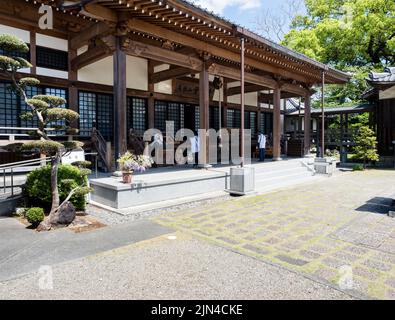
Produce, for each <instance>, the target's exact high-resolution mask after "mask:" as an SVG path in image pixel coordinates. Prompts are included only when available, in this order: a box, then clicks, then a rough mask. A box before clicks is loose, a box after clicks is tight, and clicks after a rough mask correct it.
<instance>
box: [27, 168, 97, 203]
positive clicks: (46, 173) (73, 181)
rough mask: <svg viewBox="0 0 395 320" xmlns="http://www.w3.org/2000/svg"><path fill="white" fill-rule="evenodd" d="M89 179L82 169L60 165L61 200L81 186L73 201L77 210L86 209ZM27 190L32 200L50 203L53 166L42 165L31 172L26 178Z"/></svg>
mask: <svg viewBox="0 0 395 320" xmlns="http://www.w3.org/2000/svg"><path fill="white" fill-rule="evenodd" d="M87 185H88V179H87V177H86V175H84V174H83V173H82V172H81V170H80V169H79V168H77V167H74V166H71V165H60V166H59V170H58V187H59V195H60V200H61V201H63V200H64V199H66V197H67V196H68V195H69V193H70V191H71V190H73V189H75V188H77V187H81V190H79V189H78V190H77V192H76V194H74V195H73V196H72V197H71V200H70V201H71V202H72V203H73V205H74V206H75V207H76V209H77V210H84V209H85V206H86V201H85V194H86V193H84V192H83V191H87V189H86V188H87ZM26 191H27V194H28V196H29V198H30V200H31V201H35V200H38V201H40V202H42V203H44V204H46V205H48V206H49V205H50V204H51V201H52V196H51V166H49V165H48V166H45V167H41V168H39V169H36V170H34V171H32V172H31V173H29V175H28V177H27V180H26ZM89 191H90V190H88V192H89Z"/></svg>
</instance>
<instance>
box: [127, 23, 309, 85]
mask: <svg viewBox="0 0 395 320" xmlns="http://www.w3.org/2000/svg"><path fill="white" fill-rule="evenodd" d="M127 26H128V28H129V29H130V30H135V31H139V32H144V33H148V34H151V35H153V36H156V37H159V38H163V39H170V40H171V41H173V42H175V43H178V44H181V45H184V46H187V47H191V48H195V49H197V50H201V51H203V52H206V53H208V54H211V55H214V56H218V57H222V58H225V59H229V60H231V61H235V62H238V63H240V54H239V53H238V52H235V51H230V49H224V48H221V47H219V46H215V45H212V44H210V43H207V42H204V41H201V40H198V39H195V38H192V37H190V36H187V35H184V34H182V33H178V32H175V31H171V30H169V29H166V28H163V27H159V26H156V25H153V24H150V23H147V22H145V21H142V20H139V19H136V18H132V19H129V20H128V22H127ZM245 63H246V65H249V66H251V67H254V68H257V69H260V70H263V71H266V72H270V73H273V74H277V75H279V76H281V77H284V78H289V79H294V80H297V81H300V82H303V83H307V82H308V80H307V78H306V77H305V76H304V75H303V74H300V73H297V72H296V71H292V72H291V71H288V70H286V69H283V68H278V67H275V66H273V65H271V64H267V63H264V62H262V61H259V60H255V59H252V58H250V57H246V58H245Z"/></svg>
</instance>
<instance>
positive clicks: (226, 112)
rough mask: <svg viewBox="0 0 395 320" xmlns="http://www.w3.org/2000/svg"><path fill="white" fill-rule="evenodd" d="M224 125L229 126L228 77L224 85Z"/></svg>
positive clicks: (224, 126)
mask: <svg viewBox="0 0 395 320" xmlns="http://www.w3.org/2000/svg"><path fill="white" fill-rule="evenodd" d="M222 127H223V128H227V127H228V79H226V78H224V85H223V104H222Z"/></svg>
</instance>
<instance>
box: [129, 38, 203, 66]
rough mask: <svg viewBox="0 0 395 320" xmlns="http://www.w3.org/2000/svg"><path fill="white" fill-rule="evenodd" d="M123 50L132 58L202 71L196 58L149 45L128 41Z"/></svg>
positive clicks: (200, 63)
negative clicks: (141, 58)
mask: <svg viewBox="0 0 395 320" xmlns="http://www.w3.org/2000/svg"><path fill="white" fill-rule="evenodd" d="M123 50H124V51H125V53H127V54H129V55H132V56H136V57H143V58H146V59H153V60H158V61H162V62H163V63H168V64H172V65H176V66H180V67H184V68H188V69H191V70H195V71H201V70H202V65H203V62H202V61H201V60H199V59H197V58H193V57H189V56H186V55H183V54H181V53H177V52H174V51H170V50H167V49H162V48H159V47H155V46H152V45H149V44H145V43H141V42H136V41H131V40H128V41H127V44H126V45H125V47H124V49H123Z"/></svg>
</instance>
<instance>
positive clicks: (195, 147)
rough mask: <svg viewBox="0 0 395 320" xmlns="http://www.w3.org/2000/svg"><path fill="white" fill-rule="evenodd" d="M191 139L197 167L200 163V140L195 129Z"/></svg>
mask: <svg viewBox="0 0 395 320" xmlns="http://www.w3.org/2000/svg"><path fill="white" fill-rule="evenodd" d="M190 141H191V153H192V154H193V155H194V164H193V167H194V168H197V167H198V164H199V152H200V140H199V136H198V133H197V132H196V131H195V132H194V136H193V137H191V138H190Z"/></svg>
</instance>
